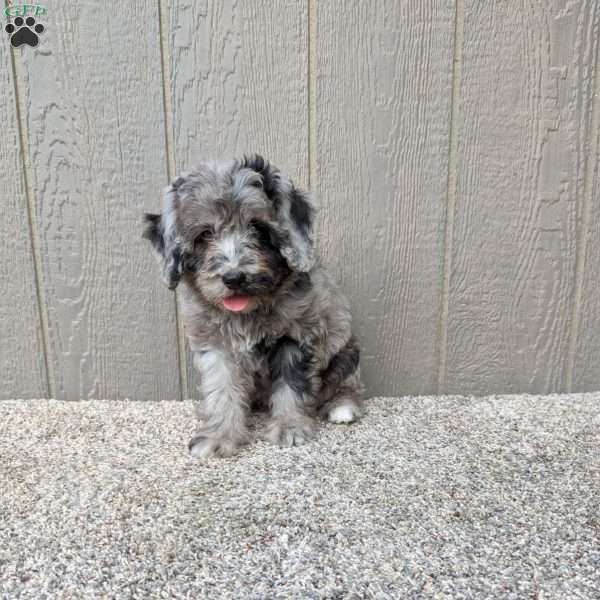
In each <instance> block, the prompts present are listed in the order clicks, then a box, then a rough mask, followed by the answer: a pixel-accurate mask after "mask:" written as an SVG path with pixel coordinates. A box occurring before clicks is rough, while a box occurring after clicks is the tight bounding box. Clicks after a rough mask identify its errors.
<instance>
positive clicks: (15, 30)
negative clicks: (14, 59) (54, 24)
mask: <svg viewBox="0 0 600 600" xmlns="http://www.w3.org/2000/svg"><path fill="white" fill-rule="evenodd" d="M45 29H46V28H45V27H44V26H43V25H42V24H41V23H36V22H35V19H34V18H33V17H27V19H23V17H15V20H14V21H13V22H12V23H8V24H7V25H6V27H5V28H4V31H6V33H8V35H10V43H11V44H12V46H13V48H18V47H19V46H22V45H23V44H27V45H28V46H31V47H32V48H35V47H36V46H37V45H38V44H39V42H40V38H39V37H38V35H39V34H41V33H44V31H45Z"/></svg>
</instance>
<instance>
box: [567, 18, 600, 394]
mask: <svg viewBox="0 0 600 600" xmlns="http://www.w3.org/2000/svg"><path fill="white" fill-rule="evenodd" d="M597 31H598V27H595V32H596V33H597ZM595 63H596V64H595V71H594V82H593V96H592V116H591V131H592V133H591V136H590V137H591V140H590V151H589V152H588V153H587V157H586V161H585V167H584V168H585V181H584V188H583V199H582V204H583V206H582V215H581V222H580V224H579V227H578V234H577V250H576V255H575V298H574V301H573V313H572V316H571V323H570V325H571V327H570V335H569V354H568V362H567V382H566V383H567V386H566V387H567V389H566V391H567V392H571V390H572V389H573V371H574V369H575V354H576V352H577V338H578V335H579V324H580V320H581V303H582V296H583V280H584V273H585V262H586V256H585V255H586V250H587V241H588V237H589V226H590V219H591V210H592V194H593V190H594V171H595V161H596V159H597V158H598V144H599V143H600V139H599V137H600V136H599V133H600V131H599V129H600V77H599V76H598V69H599V68H600V45H597V47H596V59H595Z"/></svg>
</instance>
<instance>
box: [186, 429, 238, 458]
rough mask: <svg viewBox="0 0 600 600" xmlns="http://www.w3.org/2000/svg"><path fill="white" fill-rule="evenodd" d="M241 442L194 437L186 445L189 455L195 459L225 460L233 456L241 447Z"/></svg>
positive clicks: (202, 436)
mask: <svg viewBox="0 0 600 600" xmlns="http://www.w3.org/2000/svg"><path fill="white" fill-rule="evenodd" d="M242 445H243V443H242V442H236V441H234V440H231V439H228V438H211V437H206V436H204V435H202V434H201V433H200V434H198V435H195V436H194V437H193V438H192V439H191V440H190V441H189V443H188V449H189V451H190V454H191V455H192V456H194V457H195V458H200V459H202V460H206V459H209V458H226V457H228V456H233V455H234V454H236V453H237V452H238V451H239V449H240V448H241V447H242Z"/></svg>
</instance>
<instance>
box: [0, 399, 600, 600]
mask: <svg viewBox="0 0 600 600" xmlns="http://www.w3.org/2000/svg"><path fill="white" fill-rule="evenodd" d="M0 427H1V432H0V485H1V488H2V491H1V499H0V597H2V598H11V599H12V598H36V599H37V600H39V599H43V598H48V599H50V598H52V599H54V598H143V599H149V598H194V599H198V598H219V599H220V598H243V599H248V598H339V599H341V598H394V599H397V598H402V599H406V598H494V599H498V598H538V599H540V600H542V599H550V598H552V599H554V598H555V599H557V600H558V599H560V600H567V599H569V598H590V599H591V598H600V510H599V504H600V394H588V395H573V396H552V397H546V398H543V397H531V396H520V397H519V396H506V397H493V398H483V399H469V398H457V397H439V398H426V397H422V398H404V399H376V400H372V401H370V402H369V404H368V414H367V416H366V417H365V419H364V420H363V421H362V422H361V423H359V424H356V425H353V426H349V427H348V426H333V425H327V426H324V427H323V428H322V430H321V432H320V434H319V437H318V438H317V440H315V441H314V442H312V443H311V444H310V445H308V446H305V447H301V448H291V449H285V450H281V449H277V448H273V447H270V446H268V445H266V444H265V443H262V442H257V443H255V444H253V445H252V446H250V447H249V448H248V449H246V450H245V451H244V452H243V453H242V454H241V455H240V456H239V457H237V458H234V459H228V460H217V461H212V462H208V463H202V462H199V461H197V460H195V459H192V458H190V457H189V456H187V454H186V442H187V439H188V437H189V436H190V434H191V433H192V431H193V428H194V422H193V418H192V408H191V405H190V403H174V402H168V403H167V402H165V403H133V402H100V401H94V402H80V403H62V402H56V401H27V402H18V401H6V402H0Z"/></svg>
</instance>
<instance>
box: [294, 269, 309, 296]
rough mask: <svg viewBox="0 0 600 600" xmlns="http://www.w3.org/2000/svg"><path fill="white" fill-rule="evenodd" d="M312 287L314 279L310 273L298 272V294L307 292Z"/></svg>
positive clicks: (296, 286) (295, 290) (295, 286)
mask: <svg viewBox="0 0 600 600" xmlns="http://www.w3.org/2000/svg"><path fill="white" fill-rule="evenodd" d="M311 289H312V281H311V279H310V275H309V274H308V273H298V275H297V276H296V280H295V281H294V292H297V294H298V295H300V294H306V292H310V290H311Z"/></svg>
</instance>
